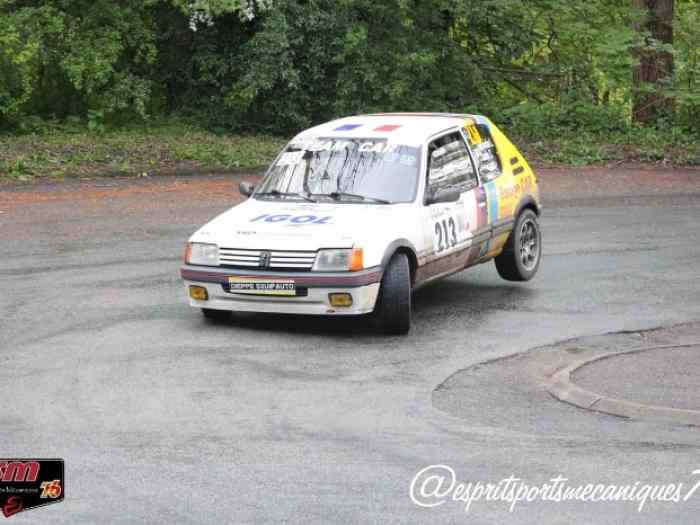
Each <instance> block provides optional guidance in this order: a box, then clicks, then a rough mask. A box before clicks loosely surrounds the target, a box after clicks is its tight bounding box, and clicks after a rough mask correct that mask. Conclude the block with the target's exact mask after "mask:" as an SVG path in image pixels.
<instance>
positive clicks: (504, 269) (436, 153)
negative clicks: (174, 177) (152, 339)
mask: <svg viewBox="0 0 700 525" xmlns="http://www.w3.org/2000/svg"><path fill="white" fill-rule="evenodd" d="M240 191H241V193H242V194H243V195H245V196H248V197H249V198H248V199H247V200H246V201H245V202H243V203H242V204H239V205H238V206H235V207H233V208H231V209H230V210H228V211H226V212H224V213H223V214H221V215H219V216H218V217H216V218H215V219H213V220H212V221H210V222H209V223H207V224H205V225H204V226H203V227H202V228H200V229H199V230H198V231H197V232H196V233H195V234H194V235H192V237H191V238H190V239H189V242H188V243H187V249H186V254H185V264H184V266H183V267H182V270H181V275H182V278H183V279H184V281H185V288H186V290H187V292H188V294H189V300H190V304H191V305H192V306H193V307H195V308H200V309H201V310H202V312H203V314H204V316H205V317H207V318H212V319H216V318H221V317H223V316H226V315H228V314H229V313H230V312H232V311H245V312H278V313H287V314H321V315H360V314H371V315H372V316H373V318H374V320H375V323H376V325H377V326H378V327H379V328H380V329H381V330H383V331H385V332H389V333H395V334H398V333H406V332H407V331H408V330H409V327H410V322H411V291H412V290H413V289H415V288H416V287H418V286H421V285H424V284H426V283H428V282H431V281H433V280H435V279H438V278H441V277H445V276H447V275H450V274H453V273H455V272H458V271H460V270H463V269H465V268H468V267H470V266H473V265H475V264H480V263H483V262H486V261H489V260H491V259H494V260H495V263H496V268H497V270H498V273H499V274H500V275H501V276H502V277H503V278H504V279H507V280H510V281H527V280H529V279H531V278H532V277H533V276H534V275H535V273H536V272H537V269H538V267H539V264H540V258H541V255H542V237H541V234H540V227H539V223H538V217H539V215H540V200H539V192H538V188H537V181H536V178H535V175H534V173H533V171H532V169H530V166H529V165H528V163H527V162H526V161H525V159H524V158H523V156H522V155H521V154H520V152H519V151H518V150H517V149H516V148H515V146H513V144H512V143H511V142H510V141H509V140H508V139H507V138H506V136H505V135H504V134H503V133H502V132H501V131H500V130H499V129H498V128H497V127H496V126H495V125H494V124H493V123H492V122H491V121H490V120H488V119H487V118H485V117H482V116H478V115H454V114H378V115H363V116H356V117H349V118H343V119H340V120H335V121H332V122H328V123H326V124H322V125H320V126H316V127H314V128H311V129H308V130H306V131H303V132H301V133H299V134H298V135H297V136H296V137H294V138H293V139H292V141H291V142H290V143H289V144H288V145H287V146H286V147H285V148H284V149H283V150H282V152H281V153H280V154H279V156H278V157H277V159H276V160H275V161H274V162H273V164H272V166H271V167H270V168H269V170H268V171H267V173H266V175H265V176H264V178H263V179H262V181H261V182H260V183H259V184H258V185H257V186H252V185H250V184H248V183H241V185H240Z"/></svg>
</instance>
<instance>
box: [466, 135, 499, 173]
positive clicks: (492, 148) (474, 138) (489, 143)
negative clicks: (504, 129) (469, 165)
mask: <svg viewBox="0 0 700 525" xmlns="http://www.w3.org/2000/svg"><path fill="white" fill-rule="evenodd" d="M465 134H466V136H467V139H468V140H469V145H470V146H471V149H472V153H473V154H474V160H475V161H476V165H477V168H478V170H479V176H480V177H481V181H482V182H489V181H492V180H493V179H495V178H496V177H498V176H499V175H500V174H501V172H502V170H501V161H500V159H499V158H498V152H497V151H496V145H495V143H494V141H493V138H492V137H491V133H490V132H489V128H488V126H486V125H485V124H471V125H468V126H466V128H465Z"/></svg>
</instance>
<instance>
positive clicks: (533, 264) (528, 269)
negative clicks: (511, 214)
mask: <svg viewBox="0 0 700 525" xmlns="http://www.w3.org/2000/svg"><path fill="white" fill-rule="evenodd" d="M541 259H542V233H541V232H540V225H539V223H538V222H537V215H535V212H534V211H532V210H530V209H526V210H524V211H523V212H522V213H521V214H520V215H519V216H518V219H517V220H516V221H515V227H514V228H513V231H512V232H511V234H510V237H508V241H507V242H506V245H505V247H504V248H503V252H501V254H500V255H499V256H498V257H496V259H495V263H496V270H498V274H499V275H500V276H501V277H503V278H504V279H505V280H507V281H529V280H530V279H532V278H533V277H534V276H535V274H536V273H537V269H538V268H539V267H540V260H541Z"/></svg>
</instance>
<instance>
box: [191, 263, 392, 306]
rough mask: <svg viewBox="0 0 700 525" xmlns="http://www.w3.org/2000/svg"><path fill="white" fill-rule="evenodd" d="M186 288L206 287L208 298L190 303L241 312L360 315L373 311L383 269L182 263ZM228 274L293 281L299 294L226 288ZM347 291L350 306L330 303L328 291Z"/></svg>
mask: <svg viewBox="0 0 700 525" xmlns="http://www.w3.org/2000/svg"><path fill="white" fill-rule="evenodd" d="M180 275H181V276H182V279H183V280H184V284H185V291H186V292H187V293H188V290H189V287H190V286H191V285H194V286H201V287H203V288H206V290H207V295H208V297H209V298H208V299H207V300H205V301H200V300H196V299H192V298H191V297H189V293H188V298H189V301H190V306H193V307H195V308H211V309H212V310H230V311H240V312H267V313H284V314H305V315H360V314H366V313H369V312H372V311H373V310H374V305H375V303H376V301H377V296H378V294H379V283H380V281H381V278H382V268H381V267H379V266H377V267H374V268H368V269H365V270H362V271H359V272H342V273H326V272H323V273H321V272H272V271H265V272H262V271H258V270H255V269H251V270H234V269H229V268H219V267H209V266H193V265H185V266H183V267H182V268H181V270H180ZM229 277H247V278H256V279H261V280H264V279H284V280H292V281H294V283H295V285H296V288H297V291H298V293H299V295H297V296H290V297H288V296H276V295H274V296H273V295H253V294H244V293H231V292H229V291H228V282H229ZM332 293H349V294H350V295H352V305H351V306H347V307H337V306H332V305H331V304H330V299H329V294H332Z"/></svg>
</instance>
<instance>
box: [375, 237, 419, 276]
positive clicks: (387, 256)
mask: <svg viewBox="0 0 700 525" xmlns="http://www.w3.org/2000/svg"><path fill="white" fill-rule="evenodd" d="M397 253H403V254H405V255H406V257H408V267H409V269H410V271H411V286H413V285H414V284H415V282H416V272H417V271H418V256H417V255H416V248H415V247H414V246H413V243H411V241H409V240H408V239H397V240H395V241H394V242H392V243H391V244H389V246H387V247H386V250H384V257H382V268H386V267H387V265H388V264H389V261H390V260H391V258H392V257H393V256H394V255H395V254H397Z"/></svg>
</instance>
